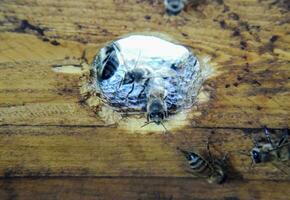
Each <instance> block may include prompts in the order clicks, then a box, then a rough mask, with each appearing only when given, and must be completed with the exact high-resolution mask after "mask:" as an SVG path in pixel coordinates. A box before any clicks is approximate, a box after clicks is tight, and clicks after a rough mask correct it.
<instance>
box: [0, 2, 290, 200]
mask: <svg viewBox="0 0 290 200" xmlns="http://www.w3.org/2000/svg"><path fill="white" fill-rule="evenodd" d="M289 22H290V14H289V3H287V1H282V0H281V1H271V0H265V1H257V0H223V1H220V0H207V1H204V3H202V4H200V5H199V6H198V7H197V8H187V10H186V12H182V13H181V14H180V15H179V16H176V17H169V16H167V15H166V14H165V13H164V8H163V4H162V1H157V0H156V1H155V0H154V1H151V0H150V1H144V0H102V1H101V0H98V1H96V0H83V1H77V0H64V1H58V0H41V1H35V0H24V1H16V0H1V1H0V177H3V178H2V179H0V199H121V200H122V199H126V200H127V199H140V200H141V199H144V200H145V199H146V200H147V199H148V200H150V199H163V200H165V199H166V200H167V199H168V200H169V199H170V200H173V199H186V200H189V199H209V200H214V199H223V200H230V199H231V200H233V199H234V200H238V199H278V200H279V199H288V198H289V197H288V193H289V180H290V179H289V174H285V173H283V172H282V171H281V170H280V169H278V168H281V169H283V170H284V171H286V172H289V162H286V163H284V164H281V163H280V164H278V166H276V167H275V166H273V165H272V164H265V165H264V164H263V165H259V166H256V167H254V168H253V169H251V170H249V169H248V167H249V165H250V160H249V158H247V157H245V156H242V155H240V154H238V153H237V151H240V150H249V149H250V148H251V146H252V141H251V138H250V137H249V134H250V133H252V132H257V131H260V133H261V131H262V130H261V129H260V130H256V129H254V128H261V126H262V125H265V124H266V125H268V126H270V127H273V128H277V129H278V130H277V133H278V132H279V130H280V129H281V128H284V127H287V126H288V127H289V126H290V115H289V112H290V68H289V65H290V63H289V62H290V54H289V50H290V36H289V29H290V23H289ZM151 31H152V32H159V33H163V34H166V35H168V36H169V37H171V38H173V39H174V40H176V41H178V42H180V43H182V44H185V45H187V46H190V47H192V49H193V51H194V53H196V54H197V55H198V56H199V57H200V58H202V57H205V56H209V57H210V58H211V60H210V62H209V64H210V65H211V66H212V67H213V68H214V74H213V76H212V77H211V78H210V79H208V80H207V81H206V82H205V84H204V91H205V92H206V93H207V94H208V98H205V99H207V100H208V101H207V102H206V103H200V104H198V105H197V106H196V107H195V109H194V111H191V112H190V113H189V114H188V116H187V118H186V119H178V120H176V121H174V120H171V121H170V122H169V123H170V124H168V125H170V126H171V125H172V127H174V129H172V130H170V134H160V133H157V131H159V129H158V130H157V128H156V131H155V128H154V127H153V128H152V129H150V132H149V133H147V134H140V133H141V130H140V129H136V130H137V131H135V132H134V131H133V132H132V131H129V129H126V128H124V127H126V123H123V124H122V125H121V126H120V127H117V128H116V127H115V126H111V125H112V124H108V123H106V121H104V120H103V119H102V118H101V117H99V115H98V113H95V112H93V111H91V110H90V108H89V107H88V106H86V105H84V104H82V103H80V100H81V95H80V78H81V76H82V69H80V70H79V71H78V73H75V74H72V73H56V72H55V71H53V69H54V67H55V66H59V65H71V64H74V65H79V64H80V63H81V62H83V61H88V62H89V63H90V62H91V61H92V59H93V56H94V55H95V53H96V52H97V51H98V49H99V48H100V47H101V46H102V45H104V44H105V43H106V42H108V41H111V40H113V39H115V38H117V37H120V36H122V35H124V34H128V33H132V32H138V33H140V32H151ZM84 51H85V52H86V54H85V55H84V54H83V52H84ZM144 121H145V120H144ZM184 124H188V125H187V126H186V127H184V126H183V125H184ZM129 125H130V127H131V126H134V124H133V125H132V124H129ZM136 126H137V125H136ZM136 126H135V127H136ZM138 126H139V125H138ZM139 130H140V132H139ZM142 133H143V132H142ZM209 135H212V137H211V140H212V141H214V144H213V146H214V149H215V151H214V152H215V154H219V152H222V153H226V152H229V153H230V169H229V175H230V180H229V181H228V182H227V183H226V184H225V185H222V186H215V185H209V184H207V183H206V182H205V181H204V180H200V179H197V178H196V177H195V176H194V175H192V174H189V173H187V172H186V169H187V168H186V163H185V162H184V160H183V158H182V156H181V155H180V154H179V153H178V152H177V150H176V147H177V146H180V147H183V148H186V149H188V150H190V149H191V148H192V147H193V146H194V148H195V149H196V150H197V151H200V152H203V151H204V149H205V141H206V139H207V137H208V136H209ZM274 135H275V134H274ZM277 167H278V168H277ZM68 176H69V177H70V178H69V177H68ZM80 176H82V177H80ZM8 177H9V178H8ZM16 177H33V178H16ZM38 177H40V178H38ZM52 177H54V178H52ZM94 177H95V178H94Z"/></svg>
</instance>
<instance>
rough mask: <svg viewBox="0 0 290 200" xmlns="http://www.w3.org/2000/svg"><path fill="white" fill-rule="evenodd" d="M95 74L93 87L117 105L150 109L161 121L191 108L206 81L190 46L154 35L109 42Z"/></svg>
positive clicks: (148, 113)
mask: <svg viewBox="0 0 290 200" xmlns="http://www.w3.org/2000/svg"><path fill="white" fill-rule="evenodd" d="M91 77H93V80H92V82H91V84H92V85H91V87H92V88H93V89H94V90H95V91H96V92H100V95H101V98H102V99H103V100H104V101H105V102H106V104H108V105H110V106H111V107H112V108H113V109H114V110H116V111H119V112H122V113H128V112H134V113H136V112H137V113H138V112H139V113H145V116H146V118H147V122H155V123H156V124H160V123H162V121H164V120H166V119H167V117H168V116H169V115H172V114H175V113H177V112H179V111H180V110H182V109H186V108H190V107H191V106H192V105H193V104H194V103H195V102H196V98H197V96H198V93H199V90H200V88H201V86H202V82H203V80H204V77H203V75H202V71H201V67H200V62H199V61H198V59H197V57H196V56H195V55H193V53H192V52H191V50H190V49H189V48H187V47H185V46H183V45H180V44H176V43H174V42H171V41H168V40H165V39H163V38H160V37H156V36H148V35H130V36H127V37H124V38H121V39H118V40H116V41H113V42H111V43H109V44H107V45H106V46H105V47H103V48H102V49H101V50H100V51H99V53H98V54H97V56H96V57H95V59H94V61H93V66H92V71H91Z"/></svg>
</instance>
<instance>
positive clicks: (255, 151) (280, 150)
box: [241, 127, 290, 174]
mask: <svg viewBox="0 0 290 200" xmlns="http://www.w3.org/2000/svg"><path fill="white" fill-rule="evenodd" d="M283 132H284V134H283V136H282V137H281V138H280V140H279V141H278V142H274V141H273V140H272V138H271V135H270V130H269V129H268V128H267V127H264V134H265V139H266V141H267V142H257V141H256V140H255V139H253V143H254V145H255V146H254V147H253V148H252V149H251V151H250V153H249V154H247V153H245V152H241V153H242V154H245V155H247V156H249V157H251V160H252V163H251V167H252V166H253V165H254V164H259V163H267V162H271V163H272V164H274V165H275V166H276V167H278V166H277V165H276V164H275V163H274V162H276V161H287V160H289V158H290V142H288V129H284V131H283ZM282 171H283V170H282ZM283 172H284V171H283ZM286 174H287V173H286Z"/></svg>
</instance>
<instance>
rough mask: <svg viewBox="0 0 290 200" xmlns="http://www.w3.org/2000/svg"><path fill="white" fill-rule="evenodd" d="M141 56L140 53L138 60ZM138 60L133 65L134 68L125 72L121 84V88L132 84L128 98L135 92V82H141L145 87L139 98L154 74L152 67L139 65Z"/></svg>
mask: <svg viewBox="0 0 290 200" xmlns="http://www.w3.org/2000/svg"><path fill="white" fill-rule="evenodd" d="M122 57H123V56H122ZM139 58H140V54H139V57H138V60H139ZM123 59H124V58H123ZM138 60H137V61H136V64H135V66H134V67H133V69H132V70H128V71H127V72H126V73H125V75H124V78H123V79H122V81H121V82H120V85H119V88H120V87H121V85H126V84H132V87H131V89H130V91H129V92H128V94H127V96H126V98H128V97H129V95H130V94H131V93H132V92H133V90H134V87H135V84H140V85H141V86H142V87H143V89H142V90H141V91H140V93H139V95H138V98H139V97H140V96H141V95H142V93H143V92H144V91H145V89H146V86H147V84H148V82H149V80H150V76H152V70H150V68H148V67H145V66H142V67H139V66H138ZM124 63H125V61H124Z"/></svg>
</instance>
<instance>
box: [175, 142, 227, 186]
mask: <svg viewBox="0 0 290 200" xmlns="http://www.w3.org/2000/svg"><path fill="white" fill-rule="evenodd" d="M177 149H178V150H179V151H181V152H182V153H183V155H184V156H185V158H186V159H187V162H188V164H189V166H190V168H191V172H192V173H194V174H196V175H197V176H200V177H204V178H207V181H208V182H209V183H215V184H222V183H223V182H224V181H225V180H226V178H227V173H226V161H227V159H228V155H227V154H226V155H225V156H224V157H223V158H222V159H214V158H213V157H212V154H211V152H210V148H209V142H207V153H208V159H205V158H204V157H203V156H201V155H200V154H198V153H196V152H190V151H186V150H183V149H180V148H179V147H178V148H177Z"/></svg>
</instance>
